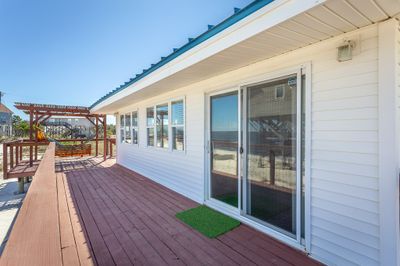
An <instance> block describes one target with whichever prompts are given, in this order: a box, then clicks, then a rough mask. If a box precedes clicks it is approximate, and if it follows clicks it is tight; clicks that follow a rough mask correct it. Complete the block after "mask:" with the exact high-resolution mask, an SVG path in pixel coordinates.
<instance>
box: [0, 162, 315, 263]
mask: <svg viewBox="0 0 400 266" xmlns="http://www.w3.org/2000/svg"><path fill="white" fill-rule="evenodd" d="M56 169H57V171H58V172H57V173H56V174H55V178H54V185H53V187H52V188H51V189H52V190H54V191H55V193H53V194H54V195H53V196H51V197H47V201H48V200H50V199H53V200H54V201H55V206H56V208H57V211H56V215H55V217H57V215H58V218H57V220H58V222H57V221H56V222H55V225H53V227H54V228H55V229H57V230H58V242H59V246H55V247H54V250H53V251H52V252H53V253H54V254H56V255H55V256H56V257H57V254H59V261H54V264H51V265H320V264H319V263H317V262H315V261H313V260H311V259H310V258H309V257H307V256H306V255H305V254H304V253H302V252H300V251H298V250H295V249H293V248H291V247H289V246H287V245H286V244H284V243H282V242H279V241H277V240H275V239H273V238H271V237H269V236H267V235H264V234H262V233H260V232H257V231H256V230H254V229H252V228H250V227H248V226H246V225H240V226H239V227H238V228H236V229H234V230H232V231H230V232H228V233H226V234H224V235H222V236H219V237H217V238H215V239H209V238H207V237H205V236H204V235H202V234H200V233H199V232H197V231H196V230H194V229H192V228H190V227H189V226H187V225H186V224H184V223H183V222H181V221H180V220H179V219H177V218H176V217H175V214H176V213H177V212H180V211H182V210H186V209H188V208H193V207H196V206H198V203H196V202H194V201H192V200H190V199H188V198H186V197H184V196H182V195H180V194H177V193H175V192H174V191H172V190H170V189H168V188H166V187H163V186H161V185H159V184H157V183H156V182H154V181H152V180H150V179H148V178H147V177H144V176H142V175H140V174H138V173H135V172H133V171H131V170H129V169H127V168H124V167H122V166H120V165H117V164H115V161H114V160H107V161H105V162H103V161H102V160H101V159H100V158H92V157H90V158H86V159H79V158H72V159H66V158H64V159H62V161H59V162H58V163H57V167H56ZM26 203H27V204H25V203H24V205H26V206H25V209H27V208H30V206H29V204H30V201H29V198H28V201H27V202H26ZM24 211H26V210H24V208H22V209H21V212H24ZM36 213H39V214H41V215H44V216H45V217H47V216H51V212H50V210H47V209H46V208H44V209H43V208H42V209H40V211H36ZM53 223H54V221H53ZM56 235H57V234H56ZM55 239H57V237H55ZM48 240H49V239H48ZM50 240H51V239H50ZM21 241H23V240H22V238H21ZM6 248H7V247H6ZM57 249H59V250H58V253H57ZM18 250H21V248H20V247H18ZM52 256H54V255H52ZM3 262H4V260H3V258H1V260H0V264H1V265H7V264H5V263H3ZM9 265H11V264H9ZM21 265H28V264H21ZM29 265H35V263H33V264H32V263H30V264H29ZM36 265H38V264H36Z"/></svg>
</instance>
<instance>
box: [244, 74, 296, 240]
mask: <svg viewBox="0 0 400 266" xmlns="http://www.w3.org/2000/svg"><path fill="white" fill-rule="evenodd" d="M297 82H298V81H297V75H296V74H294V75H290V76H286V77H282V78H279V79H276V80H272V81H268V82H264V83H260V84H257V85H254V86H249V87H247V88H246V92H245V94H246V99H245V101H246V104H245V105H246V117H245V123H246V134H245V135H246V140H245V142H246V160H245V163H246V174H245V177H246V182H245V187H246V188H245V189H246V192H245V194H246V199H245V206H244V209H245V214H246V215H249V216H251V217H253V218H255V219H257V220H260V221H262V222H266V223H268V224H269V225H271V226H273V227H275V228H276V229H278V230H279V231H282V232H284V233H287V234H289V235H292V236H295V235H296V231H297V226H298V224H297V218H298V217H297V216H298V215H299V211H298V206H297V201H298V200H299V199H298V196H297V193H298V183H299V176H300V175H299V170H301V169H299V168H298V162H299V160H300V161H301V153H299V152H298V151H299V145H298V144H299V141H301V140H300V139H299V136H298V130H299V128H298V119H299V116H298V107H299V104H300V103H298V96H299V95H298V94H299V92H298V88H297ZM300 119H301V118H300Z"/></svg>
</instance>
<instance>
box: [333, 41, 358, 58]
mask: <svg viewBox="0 0 400 266" xmlns="http://www.w3.org/2000/svg"><path fill="white" fill-rule="evenodd" d="M355 46H356V42H354V41H351V40H344V44H343V45H341V46H339V47H338V48H337V60H338V61H339V62H344V61H348V60H351V59H353V50H354V48H355Z"/></svg>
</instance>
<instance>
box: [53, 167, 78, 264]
mask: <svg viewBox="0 0 400 266" xmlns="http://www.w3.org/2000/svg"><path fill="white" fill-rule="evenodd" d="M56 178H57V190H58V217H59V223H60V237H61V251H62V260H63V264H64V265H79V257H78V251H77V249H76V245H75V237H74V234H73V229H72V223H71V219H70V215H69V209H68V204H67V197H66V193H65V188H64V182H63V179H62V175H61V174H56Z"/></svg>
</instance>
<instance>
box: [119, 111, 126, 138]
mask: <svg viewBox="0 0 400 266" xmlns="http://www.w3.org/2000/svg"><path fill="white" fill-rule="evenodd" d="M119 118H120V122H119V128H120V131H119V133H120V134H119V138H120V141H121V143H122V142H124V141H125V130H124V128H125V116H124V115H120V116H119Z"/></svg>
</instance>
